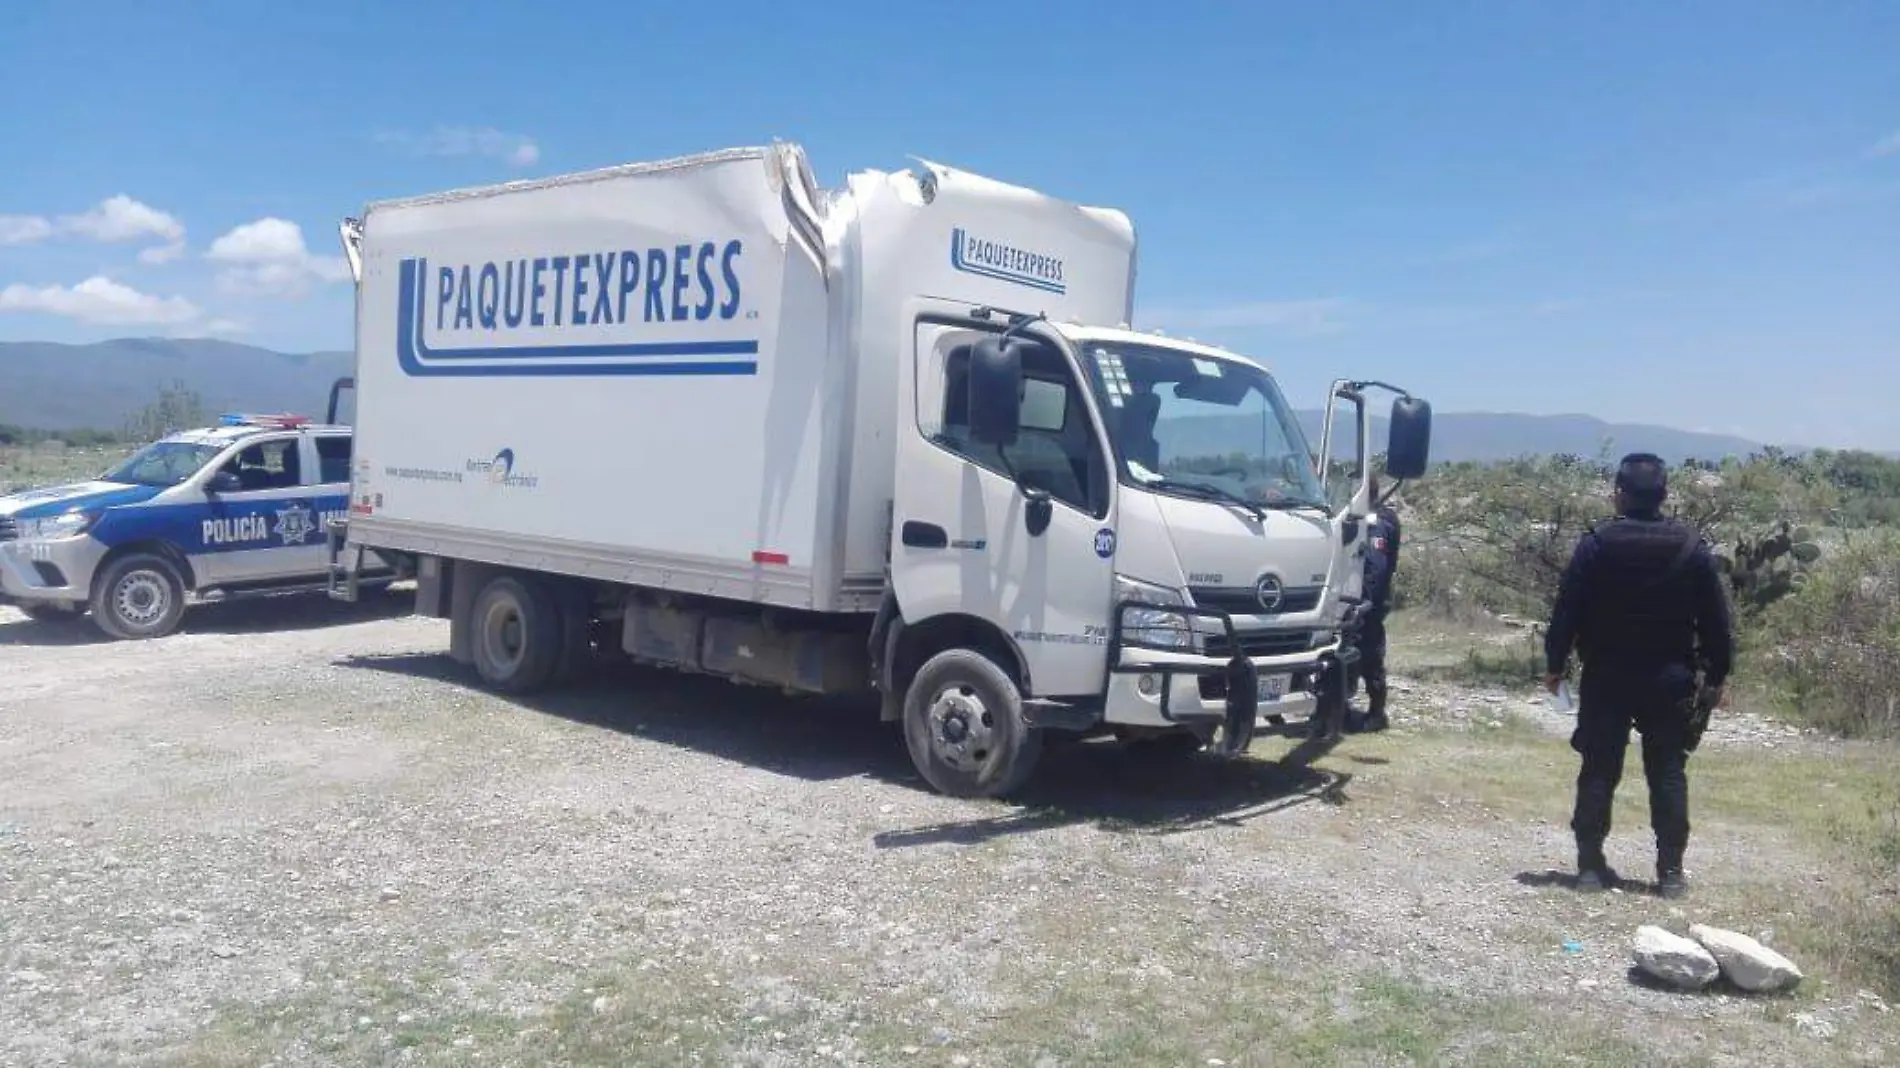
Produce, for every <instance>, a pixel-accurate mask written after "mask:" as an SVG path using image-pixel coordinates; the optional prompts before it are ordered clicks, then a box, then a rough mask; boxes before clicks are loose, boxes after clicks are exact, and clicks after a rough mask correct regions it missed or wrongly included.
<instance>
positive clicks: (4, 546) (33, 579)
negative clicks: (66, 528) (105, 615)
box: [0, 534, 106, 608]
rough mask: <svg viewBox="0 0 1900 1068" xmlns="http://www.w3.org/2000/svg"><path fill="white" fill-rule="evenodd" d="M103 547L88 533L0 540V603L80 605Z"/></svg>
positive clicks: (88, 593)
mask: <svg viewBox="0 0 1900 1068" xmlns="http://www.w3.org/2000/svg"><path fill="white" fill-rule="evenodd" d="M105 554H106V548H105V546H103V545H101V544H99V543H98V542H96V541H94V540H93V539H92V538H90V537H88V536H87V535H84V534H80V535H78V536H76V537H70V538H53V539H50V540H39V539H35V540H31V541H0V603H7V602H11V603H14V604H29V605H32V604H63V605H71V606H73V607H79V608H83V607H84V606H85V604H86V602H87V601H88V600H89V599H91V597H92V575H93V572H94V571H95V570H96V569H97V568H98V566H99V561H100V560H102V559H104V557H105Z"/></svg>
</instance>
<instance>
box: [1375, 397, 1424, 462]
mask: <svg viewBox="0 0 1900 1068" xmlns="http://www.w3.org/2000/svg"><path fill="white" fill-rule="evenodd" d="M1431 446H1432V405H1431V402H1430V401H1428V400H1424V399H1422V398H1419V397H1400V398H1399V399H1397V400H1395V401H1393V402H1392V420H1391V423H1390V425H1389V426H1388V427H1387V428H1386V447H1385V473H1386V475H1387V476H1389V477H1391V478H1401V479H1403V478H1421V477H1423V476H1424V474H1425V469H1426V467H1428V466H1429V458H1430V456H1431Z"/></svg>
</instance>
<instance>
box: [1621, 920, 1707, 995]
mask: <svg viewBox="0 0 1900 1068" xmlns="http://www.w3.org/2000/svg"><path fill="white" fill-rule="evenodd" d="M1632 953H1633V955H1634V956H1635V958H1636V966H1637V967H1638V968H1641V969H1642V970H1644V971H1645V972H1648V973H1649V974H1651V975H1653V976H1655V977H1656V978H1658V979H1661V980H1662V981H1664V982H1666V983H1669V984H1670V985H1672V986H1678V987H1681V988H1683V989H1685V990H1699V989H1701V988H1702V987H1704V986H1707V985H1708V984H1709V983H1710V982H1711V981H1712V980H1713V979H1714V978H1715V977H1716V976H1718V975H1720V974H1722V966H1721V965H1720V964H1717V963H1716V960H1715V957H1714V956H1713V955H1712V954H1710V952H1709V951H1708V950H1706V949H1704V948H1702V944H1701V943H1699V942H1697V941H1696V940H1694V939H1692V938H1684V937H1682V936H1681V935H1679V934H1674V933H1672V932H1669V931H1665V930H1663V929H1662V928H1660V927H1657V926H1654V925H1653V924H1644V925H1643V926H1641V927H1638V928H1637V929H1636V943H1635V945H1634V946H1633V947H1632Z"/></svg>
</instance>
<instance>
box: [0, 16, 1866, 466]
mask: <svg viewBox="0 0 1900 1068" xmlns="http://www.w3.org/2000/svg"><path fill="white" fill-rule="evenodd" d="M185 12H189V15H186V14H184V13H185ZM1897 45H1900V4H1894V3H1876V2H1867V3H1853V2H1848V0H1834V2H1830V3H1825V4H1799V3H1780V4H1764V3H1753V2H1745V0H1740V2H1731V3H1713V2H1702V3H1679V4H1670V5H1646V4H1638V3H1600V4H1587V5H1586V4H1560V3H1519V4H1499V3H1437V4H1401V3H1386V4H1361V5H1321V4H1311V5H1294V4H1290V3H1278V4H1269V3H1264V2H1263V3H1261V4H1259V5H1258V6H1256V7H1249V6H1247V5H1242V4H1239V3H1232V4H1200V3H1194V2H1185V3H1173V4H1166V5H1147V4H1134V3H1127V4H1124V5H1115V4H1109V3H1100V2H1097V3H1067V2H1061V3H1053V2H1052V3H1044V4H1040V5H1031V4H1025V3H1010V4H1003V3H992V2H988V0H963V2H957V3H944V4H890V3H878V4H855V3H840V4H835V5H831V6H825V5H813V4H779V3H751V2H744V3H736V2H735V3H727V4H722V5H715V6H714V7H711V8H691V7H679V6H675V5H657V4H656V5H647V4H637V3H627V2H625V0H619V2H604V0H568V2H566V3H562V4H558V5H553V6H545V5H532V4H528V5H524V4H519V3H505V4H504V3H487V4H482V3H470V2H467V0H464V2H461V3H454V4H450V3H438V2H431V0H406V2H405V3H402V4H393V3H369V2H358V0H326V2H324V3H320V4H319V3H312V4H259V3H255V2H248V3H234V2H225V0H194V2H193V3H190V4H186V5H176V4H174V5H155V4H143V3H132V2H129V0H89V2H86V3H70V2H63V0H61V2H55V0H8V3H6V4H5V7H4V13H3V14H0V100H5V101H7V106H5V107H0V144H5V145H7V146H9V152H8V155H7V157H6V162H5V164H4V165H0V340H19V339H43V340H60V341H86V340H97V339H101V338H106V337H114V336H127V335H137V336H145V335H153V334H199V335H202V334H205V333H207V332H209V333H216V334H219V335H221V336H229V337H231V338H232V339H234V340H240V341H246V342H249V343H253V344H259V345H264V346H267V347H271V348H277V349H284V350H292V351H296V350H308V349H314V348H346V347H348V344H349V337H350V315H351V300H350V294H349V287H348V284H347V282H346V281H342V280H340V279H342V278H343V277H344V276H343V275H342V273H341V271H340V261H339V260H338V259H337V256H338V246H337V240H336V229H335V227H336V221H337V220H338V218H340V217H341V216H344V215H347V214H352V213H354V212H356V211H358V210H359V209H360V207H361V206H362V204H363V203H364V202H365V201H366V200H370V199H374V198H377V197H382V196H388V195H396V194H407V193H416V192H424V191H429V190H435V189H442V188H449V187H452V186H458V185H466V184H475V183H481V182H488V181H494V180H501V179H506V178H513V177H520V176H526V175H536V174H552V173H559V172H562V171H568V170H576V169H583V168H588V167H595V166H600V165H605V164H610V163H615V162H621V161H626V160H637V159H652V158H659V157H665V156H670V155H676V154H681V153H687V152H694V151H699V150H704V149H711V148H717V147H724V146H728V145H737V144H752V143H758V142H761V141H763V140H767V139H770V138H773V137H779V138H783V139H787V140H794V141H799V142H801V143H803V144H804V145H805V147H806V148H807V149H808V150H809V151H810V152H811V154H812V157H813V161H814V165H815V166H816V167H817V168H818V170H819V175H820V177H821V179H823V180H824V181H825V182H826V183H827V184H835V183H836V182H838V181H839V180H840V179H841V178H842V176H843V175H844V174H845V173H846V172H847V171H850V170H855V169H858V168H863V167H880V168H889V167H901V166H904V165H905V163H906V160H907V158H908V157H909V156H911V155H919V156H926V157H929V158H933V159H938V160H941V161H943V162H946V163H951V164H956V165H959V166H963V167H966V168H969V169H972V170H976V171H979V172H983V173H987V174H991V175H994V176H996V177H999V178H1003V179H1006V180H1010V181H1016V182H1021V183H1023V184H1027V185H1031V186H1034V187H1036V188H1039V189H1042V190H1045V191H1047V192H1050V193H1053V194H1055V195H1058V196H1063V197H1067V198H1070V199H1074V200H1079V201H1083V202H1087V203H1094V204H1106V205H1112V206H1115V207H1118V208H1121V209H1123V210H1125V211H1127V212H1128V213H1129V214H1130V215H1131V217H1132V218H1133V219H1134V221H1135V225H1136V228H1137V231H1138V233H1139V235H1140V239H1141V263H1140V268H1139V269H1140V283H1139V284H1140V291H1139V293H1138V296H1137V317H1138V321H1139V323H1140V324H1141V325H1147V326H1161V327H1164V328H1166V329H1168V330H1169V331H1170V332H1179V333H1186V334H1192V335H1194V336H1196V337H1198V338H1202V339H1204V340H1216V341H1219V342H1222V343H1224V344H1227V345H1229V346H1232V347H1234V348H1236V349H1239V350H1240V351H1243V352H1246V353H1248V354H1250V355H1254V356H1257V357H1260V358H1262V359H1264V360H1265V361H1267V362H1268V363H1269V364H1270V365H1271V366H1273V367H1274V369H1275V370H1276V371H1278V372H1279V373H1280V375H1281V377H1282V378H1283V380H1284V385H1285V388H1286V390H1287V392H1288V394H1289V396H1290V397H1291V398H1292V399H1294V400H1295V402H1296V403H1300V404H1307V403H1316V402H1317V401H1318V400H1319V398H1320V396H1321V394H1322V392H1323V390H1324V388H1325V383H1326V382H1327V380H1329V379H1330V378H1331V377H1333V376H1334V375H1336V374H1343V375H1353V376H1370V377H1378V378H1382V379H1387V380H1391V381H1397V382H1400V383H1402V384H1404V385H1407V386H1409V387H1411V388H1414V389H1416V390H1418V391H1420V392H1422V393H1424V394H1426V395H1428V396H1429V397H1431V399H1432V400H1433V402H1434V404H1435V406H1436V407H1437V408H1438V409H1439V410H1440V411H1466V410H1494V411H1495V410H1515V411H1530V412H1588V413H1590V414H1594V415H1600V416H1603V417H1605V418H1611V419H1620V420H1639V421H1650V422H1660V423H1664V424H1667V425H1673V426H1681V427H1686V428H1696V429H1709V430H1720V431H1730V432H1735V433H1740V434H1743V435H1748V436H1752V437H1756V438H1762V439H1768V440H1775V441H1789V442H1799V443H1809V444H1829V445H1859V446H1871V447H1880V448H1900V416H1896V415H1895V413H1894V408H1893V405H1894V397H1895V396H1896V395H1900V48H1897V47H1896V46H1897ZM3 376H4V369H3V368H0V383H3V382H4V377H3Z"/></svg>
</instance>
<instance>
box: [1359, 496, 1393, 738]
mask: <svg viewBox="0 0 1900 1068" xmlns="http://www.w3.org/2000/svg"><path fill="white" fill-rule="evenodd" d="M1400 535H1401V531H1400V527H1399V514H1398V513H1397V512H1395V511H1393V510H1392V509H1391V508H1389V507H1386V506H1384V505H1381V506H1380V507H1379V509H1378V510H1377V511H1375V512H1374V513H1373V514H1372V515H1371V516H1369V517H1367V520H1366V560H1365V597H1366V602H1367V612H1366V615H1365V619H1364V621H1363V622H1362V623H1361V624H1360V627H1359V639H1358V648H1359V677H1360V678H1361V679H1363V680H1364V681H1365V684H1366V714H1365V717H1364V718H1363V719H1361V720H1360V721H1359V722H1358V723H1357V724H1356V725H1355V726H1356V729H1358V730H1365V731H1378V730H1384V729H1385V727H1386V724H1387V721H1386V715H1385V694H1386V681H1385V617H1386V613H1387V612H1389V611H1390V610H1391V607H1392V582H1393V579H1394V577H1395V576H1396V575H1397V573H1398V568H1399V540H1400Z"/></svg>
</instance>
